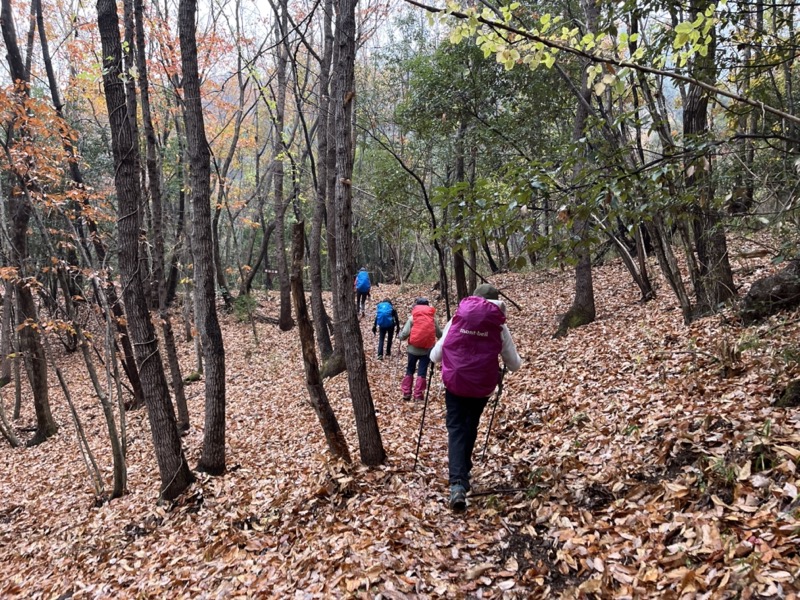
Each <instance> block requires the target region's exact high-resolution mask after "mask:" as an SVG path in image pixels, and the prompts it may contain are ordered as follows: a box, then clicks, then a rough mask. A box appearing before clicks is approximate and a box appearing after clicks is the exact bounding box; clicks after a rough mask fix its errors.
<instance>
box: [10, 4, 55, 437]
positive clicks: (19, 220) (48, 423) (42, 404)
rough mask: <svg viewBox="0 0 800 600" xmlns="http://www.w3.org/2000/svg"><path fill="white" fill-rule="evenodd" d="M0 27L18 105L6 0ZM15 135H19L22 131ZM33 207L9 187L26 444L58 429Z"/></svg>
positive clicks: (22, 97) (22, 72) (19, 65)
mask: <svg viewBox="0 0 800 600" xmlns="http://www.w3.org/2000/svg"><path fill="white" fill-rule="evenodd" d="M0 28H1V29H2V34H3V41H4V42H5V46H6V59H7V60H8V68H9V72H10V74H11V79H12V80H13V81H14V82H15V83H16V84H17V86H18V87H17V90H16V94H17V95H18V100H19V102H20V104H22V103H24V102H25V101H26V99H27V98H28V96H29V93H30V90H29V87H28V76H29V74H28V71H27V69H26V67H25V64H24V63H23V61H22V54H21V52H20V49H19V46H18V45H17V33H16V30H15V29H14V19H13V15H12V11H11V2H10V0H2V4H0ZM18 135H22V132H20V133H19V134H18ZM9 143H11V144H13V139H12V140H9ZM17 179H18V183H19V185H20V186H21V187H22V188H26V189H27V188H28V187H29V186H30V185H31V183H32V182H31V181H29V180H28V178H27V177H25V176H19V177H18V178H17ZM33 210H34V208H33V205H32V204H31V201H30V198H29V196H28V194H26V193H25V190H24V189H22V190H17V189H12V190H11V193H10V194H9V197H8V215H7V216H8V219H9V221H10V237H11V240H10V241H11V264H13V265H14V266H15V267H16V268H17V277H16V280H15V282H14V290H15V293H16V298H17V327H18V328H19V330H20V332H19V336H20V351H21V352H22V354H23V356H24V357H25V361H26V363H27V365H28V373H29V377H30V383H31V389H32V392H33V406H34V409H35V411H36V432H35V433H34V435H33V437H32V438H31V439H30V440H28V442H27V443H28V445H29V446H33V445H36V444H40V443H41V442H43V441H45V440H46V439H47V438H49V437H50V436H52V435H53V434H55V432H56V431H57V430H58V427H57V426H56V422H55V421H54V420H53V415H52V413H51V411H50V397H49V391H48V386H47V357H46V355H45V351H44V346H43V344H42V340H41V336H40V334H39V322H38V319H39V317H38V314H37V310H36V302H35V300H34V298H33V293H32V291H31V286H30V283H32V281H31V280H29V279H28V276H27V273H26V270H27V269H26V263H27V259H28V223H29V221H30V219H31V215H32V214H33Z"/></svg>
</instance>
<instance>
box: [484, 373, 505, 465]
mask: <svg viewBox="0 0 800 600" xmlns="http://www.w3.org/2000/svg"><path fill="white" fill-rule="evenodd" d="M507 370H508V369H506V366H505V365H503V370H502V371H500V381H498V382H497V393H496V394H495V395H494V406H493V407H492V416H491V418H490V419H489V428H488V429H487V430H486V440H485V441H484V442H483V453H482V454H481V462H483V461H484V460H485V459H486V448H488V447H489V434H490V433H491V432H492V424H493V423H494V413H495V412H497V405H498V404H500V395H501V394H502V393H503V378H504V377H505V376H506V371H507Z"/></svg>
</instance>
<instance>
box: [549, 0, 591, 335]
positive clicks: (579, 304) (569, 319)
mask: <svg viewBox="0 0 800 600" xmlns="http://www.w3.org/2000/svg"><path fill="white" fill-rule="evenodd" d="M583 6H584V9H585V11H586V21H587V25H588V29H589V31H591V32H593V31H594V29H595V24H596V23H597V18H598V12H599V11H598V7H597V5H596V4H595V0H585V1H584V2H583ZM581 97H582V100H579V101H578V109H577V111H576V113H575V126H574V127H573V130H572V142H573V144H576V145H577V144H578V143H579V140H580V139H581V138H582V137H583V135H584V133H583V129H584V127H585V126H586V120H587V118H588V117H589V111H588V104H589V102H590V101H591V98H592V90H591V88H589V85H588V76H587V72H586V69H583V70H582V75H581ZM582 167H583V165H582V161H581V160H578V161H577V164H576V165H575V175H576V176H577V173H578V171H579V170H580V169H581V168H582ZM578 202H581V200H580V199H579V198H576V203H578ZM575 212H576V213H577V212H578V211H575ZM571 229H572V235H573V236H574V237H575V239H576V243H575V258H576V266H575V297H574V299H573V300H572V306H571V307H570V309H569V310H568V311H567V312H566V314H565V315H564V316H563V317H562V318H561V322H560V323H559V325H558V330H557V331H556V335H565V334H566V333H567V331H568V330H569V329H572V328H574V327H580V326H581V325H586V324H587V323H591V322H592V321H594V318H595V305H594V284H593V283H592V259H591V253H590V238H589V223H588V221H587V220H586V219H584V218H578V217H575V218H574V220H573V222H572V227H571Z"/></svg>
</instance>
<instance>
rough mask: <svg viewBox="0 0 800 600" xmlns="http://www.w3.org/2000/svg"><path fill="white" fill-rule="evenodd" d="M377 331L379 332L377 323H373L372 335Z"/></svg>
mask: <svg viewBox="0 0 800 600" xmlns="http://www.w3.org/2000/svg"><path fill="white" fill-rule="evenodd" d="M376 333H378V328H377V327H376V326H375V325H373V326H372V335H375V334H376Z"/></svg>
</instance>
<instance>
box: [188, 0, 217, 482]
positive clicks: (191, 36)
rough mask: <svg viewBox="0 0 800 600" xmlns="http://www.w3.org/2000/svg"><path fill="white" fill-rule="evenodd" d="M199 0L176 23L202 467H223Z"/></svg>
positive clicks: (210, 469) (213, 471)
mask: <svg viewBox="0 0 800 600" xmlns="http://www.w3.org/2000/svg"><path fill="white" fill-rule="evenodd" d="M196 12H197V3H196V0H181V2H180V5H179V9H178V14H179V17H178V25H179V31H180V43H181V63H182V66H183V87H184V123H185V127H186V149H187V153H188V156H189V190H191V191H190V194H191V202H192V211H193V217H194V219H193V227H192V252H193V256H194V281H195V293H196V296H195V316H196V319H197V325H198V329H199V331H200V341H201V344H202V347H203V362H204V363H205V388H206V410H205V428H204V430H203V451H202V455H201V456H200V462H199V463H198V465H197V468H198V470H200V471H205V472H207V473H210V474H212V475H219V474H221V473H223V472H224V471H225V349H224V346H223V343H222V331H221V330H220V326H219V321H218V320H217V307H216V296H215V290H214V260H213V259H214V251H213V248H212V245H211V181H210V178H211V157H210V153H209V149H208V142H207V140H206V133H205V124H204V122H203V105H202V101H201V96H200V94H201V90H200V77H199V74H198V66H197V42H196V39H195V14H196Z"/></svg>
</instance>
